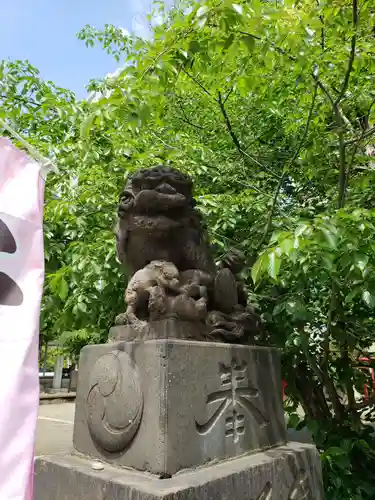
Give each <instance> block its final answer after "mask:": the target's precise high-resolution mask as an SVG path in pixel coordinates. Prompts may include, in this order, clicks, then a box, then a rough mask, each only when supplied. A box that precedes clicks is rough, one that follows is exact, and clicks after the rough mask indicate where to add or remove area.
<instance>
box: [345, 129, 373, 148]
mask: <svg viewBox="0 0 375 500" xmlns="http://www.w3.org/2000/svg"><path fill="white" fill-rule="evenodd" d="M374 134H375V127H372V128H370V129H369V130H367V131H365V133H363V134H361V135H360V137H356V138H355V139H351V140H350V141H345V146H351V145H352V144H357V143H359V142H361V141H363V140H364V139H367V138H368V137H371V136H372V135H374Z"/></svg>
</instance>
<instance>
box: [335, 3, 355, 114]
mask: <svg viewBox="0 0 375 500" xmlns="http://www.w3.org/2000/svg"><path fill="white" fill-rule="evenodd" d="M352 5H353V21H352V22H353V28H354V35H353V36H352V40H351V48H350V55H349V60H348V67H347V70H346V73H345V77H344V81H343V83H342V86H341V90H340V93H339V95H338V97H337V99H336V101H335V104H336V105H337V104H338V103H339V102H340V101H341V99H342V98H343V97H344V95H345V92H346V90H347V88H348V85H349V78H350V74H351V72H352V69H353V63H354V58H355V48H356V44H357V25H358V0H353V3H352Z"/></svg>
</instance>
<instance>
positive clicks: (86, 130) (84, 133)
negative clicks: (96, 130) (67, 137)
mask: <svg viewBox="0 0 375 500" xmlns="http://www.w3.org/2000/svg"><path fill="white" fill-rule="evenodd" d="M96 116H97V115H96V113H93V114H91V115H88V116H86V118H85V119H84V120H83V122H82V124H81V130H80V132H81V137H82V139H87V138H88V137H89V135H90V130H91V128H92V125H93V122H94V120H95V118H96Z"/></svg>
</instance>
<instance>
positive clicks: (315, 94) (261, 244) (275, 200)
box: [256, 85, 318, 253]
mask: <svg viewBox="0 0 375 500" xmlns="http://www.w3.org/2000/svg"><path fill="white" fill-rule="evenodd" d="M317 91H318V88H317V85H315V87H314V93H313V98H312V101H311V106H310V110H309V114H308V117H307V121H306V126H305V130H304V132H303V135H302V138H301V140H300V142H299V145H298V147H297V149H296V151H295V152H294V155H293V156H292V158H291V160H290V161H289V163H288V164H287V165H285V166H284V169H283V173H282V174H281V177H280V179H279V182H278V183H277V186H276V189H275V193H274V195H273V200H272V205H271V208H270V211H269V213H268V217H267V222H266V226H265V228H264V232H263V236H262V238H261V240H260V242H259V244H258V246H257V248H256V253H257V252H259V250H260V249H261V248H262V246H263V244H264V242H265V241H266V239H267V236H268V233H269V232H270V229H271V225H272V219H273V215H274V212H275V208H276V203H277V199H278V197H279V194H280V190H281V186H282V184H283V181H284V179H285V176H286V174H287V171H288V170H289V168H290V167H291V166H292V165H293V163H294V162H295V160H296V158H297V157H298V155H299V153H300V151H301V149H302V147H303V145H304V142H305V140H306V137H307V134H308V132H309V128H310V123H311V119H312V114H313V111H314V107H315V102H316V96H317Z"/></svg>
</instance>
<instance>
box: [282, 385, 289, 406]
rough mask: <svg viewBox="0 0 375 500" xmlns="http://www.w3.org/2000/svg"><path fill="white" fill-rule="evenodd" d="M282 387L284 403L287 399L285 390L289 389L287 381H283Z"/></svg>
mask: <svg viewBox="0 0 375 500" xmlns="http://www.w3.org/2000/svg"><path fill="white" fill-rule="evenodd" d="M282 386H283V401H284V400H285V399H286V394H285V389H286V388H287V387H288V384H287V383H286V382H285V380H283V381H282Z"/></svg>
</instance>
